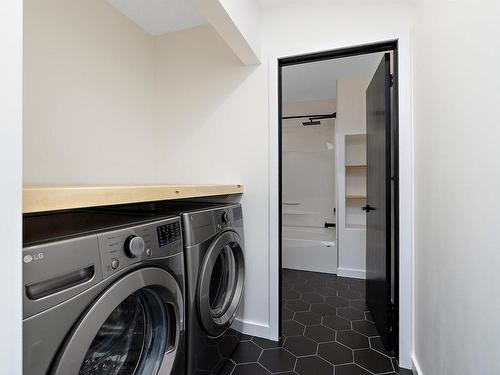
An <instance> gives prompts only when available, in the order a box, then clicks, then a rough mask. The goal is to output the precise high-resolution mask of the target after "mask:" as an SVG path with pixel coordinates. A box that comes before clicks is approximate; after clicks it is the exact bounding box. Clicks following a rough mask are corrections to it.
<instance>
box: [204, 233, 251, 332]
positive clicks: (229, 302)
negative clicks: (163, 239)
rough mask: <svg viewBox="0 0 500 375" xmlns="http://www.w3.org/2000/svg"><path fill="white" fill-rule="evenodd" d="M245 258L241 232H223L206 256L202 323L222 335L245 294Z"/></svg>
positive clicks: (209, 329)
mask: <svg viewBox="0 0 500 375" xmlns="http://www.w3.org/2000/svg"><path fill="white" fill-rule="evenodd" d="M244 280H245V260H244V255H243V244H242V241H241V239H240V237H239V236H238V234H237V233H236V232H234V231H232V230H227V231H225V232H222V233H221V234H219V235H218V236H217V237H216V238H215V239H214V240H213V242H212V244H211V245H210V247H209V249H208V251H207V252H206V254H205V257H204V259H203V262H202V265H201V268H200V274H199V285H198V311H199V315H200V320H201V323H202V325H203V327H204V329H205V330H206V331H207V333H208V334H209V335H211V336H214V337H216V336H219V335H221V334H222V333H224V332H225V331H226V329H227V328H228V327H229V326H230V325H231V323H232V322H233V320H234V318H235V316H236V311H237V310H238V306H239V304H240V301H241V297H242V295H243V286H244Z"/></svg>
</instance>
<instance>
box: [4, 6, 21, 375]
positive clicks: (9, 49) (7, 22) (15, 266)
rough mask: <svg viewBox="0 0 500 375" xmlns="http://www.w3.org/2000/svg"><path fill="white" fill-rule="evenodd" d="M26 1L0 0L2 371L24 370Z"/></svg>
mask: <svg viewBox="0 0 500 375" xmlns="http://www.w3.org/2000/svg"><path fill="white" fill-rule="evenodd" d="M22 8H23V6H22V2H21V1H19V0H4V1H2V2H0V50H1V51H2V58H1V59H0V82H1V84H0V102H1V103H2V109H1V110H0V124H1V125H0V170H1V171H2V179H1V181H2V183H1V184H0V207H1V209H0V237H1V238H2V261H1V262H0V283H1V285H2V286H1V287H0V300H1V301H2V309H1V310H0V332H2V340H0V364H1V365H0V366H1V367H0V368H1V370H0V373H2V374H9V375H21V373H22V364H21V361H22V358H21V357H22V349H21V343H22V331H21V329H22V324H21V309H22V300H21V288H22V280H21V275H22V270H21V141H22V139H21V137H22V135H21V130H22Z"/></svg>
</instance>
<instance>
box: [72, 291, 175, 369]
mask: <svg viewBox="0 0 500 375" xmlns="http://www.w3.org/2000/svg"><path fill="white" fill-rule="evenodd" d="M169 329H170V327H169V318H168V311H167V309H166V306H165V304H164V303H163V301H162V299H161V296H160V295H159V294H158V293H157V292H156V291H155V290H154V289H152V288H143V289H141V290H139V291H137V292H135V293H133V294H132V295H131V296H129V297H128V298H127V299H126V300H125V301H123V302H122V303H120V304H119V305H118V306H117V307H116V308H115V309H114V310H113V312H112V313H111V315H110V316H109V317H108V318H107V319H106V321H105V322H104V324H103V325H102V327H101V328H100V329H99V331H98V332H97V335H96V336H95V338H94V341H93V342H92V344H91V345H90V348H89V350H88V351H87V354H86V355H85V359H84V361H83V364H82V366H81V367H80V371H79V374H80V375H94V374H100V375H129V374H130V375H131V374H155V373H156V371H157V370H158V368H159V366H160V363H161V360H162V359H163V355H164V353H165V349H166V344H167V338H168V337H169V335H168V331H169Z"/></svg>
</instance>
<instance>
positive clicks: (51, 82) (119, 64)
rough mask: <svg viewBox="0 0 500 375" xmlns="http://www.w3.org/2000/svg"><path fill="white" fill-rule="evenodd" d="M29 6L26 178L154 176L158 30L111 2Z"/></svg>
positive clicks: (126, 179)
mask: <svg viewBox="0 0 500 375" xmlns="http://www.w3.org/2000/svg"><path fill="white" fill-rule="evenodd" d="M24 4H25V8H24V54H25V59H24V124H23V126H24V139H23V151H24V152H23V154H24V160H23V177H24V183H25V184H51V183H53V184H56V183H66V184H77V183H99V184H105V183H110V184H112V183H123V184H126V183H148V182H154V180H155V173H154V172H155V169H154V164H153V151H154V150H153V149H152V147H151V145H152V143H153V133H152V131H153V117H152V116H153V102H154V100H153V99H154V96H153V95H154V91H153V90H154V84H153V82H154V75H153V74H154V61H153V51H154V49H153V46H154V44H153V41H154V39H153V37H151V36H150V35H149V34H147V33H146V32H145V31H143V30H142V29H140V28H139V27H138V26H136V25H135V24H134V23H132V22H131V21H130V20H129V19H128V18H126V17H125V16H123V15H122V14H121V13H119V12H118V11H116V9H114V8H113V7H112V6H111V5H109V4H108V3H107V2H106V1H102V0H85V1H81V0H50V1H40V0H25V1H24Z"/></svg>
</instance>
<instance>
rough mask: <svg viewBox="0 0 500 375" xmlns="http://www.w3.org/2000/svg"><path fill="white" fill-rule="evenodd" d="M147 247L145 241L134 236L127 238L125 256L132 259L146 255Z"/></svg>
mask: <svg viewBox="0 0 500 375" xmlns="http://www.w3.org/2000/svg"><path fill="white" fill-rule="evenodd" d="M145 247H146V244H145V243H144V239H143V238H142V237H139V236H134V235H132V236H129V237H127V239H126V240H125V243H124V244H123V250H125V254H126V255H127V256H128V257H130V258H136V257H139V256H141V255H142V254H143V253H144V249H145Z"/></svg>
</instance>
